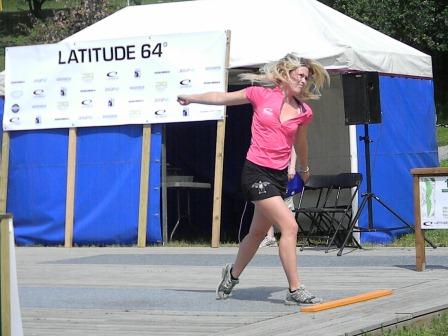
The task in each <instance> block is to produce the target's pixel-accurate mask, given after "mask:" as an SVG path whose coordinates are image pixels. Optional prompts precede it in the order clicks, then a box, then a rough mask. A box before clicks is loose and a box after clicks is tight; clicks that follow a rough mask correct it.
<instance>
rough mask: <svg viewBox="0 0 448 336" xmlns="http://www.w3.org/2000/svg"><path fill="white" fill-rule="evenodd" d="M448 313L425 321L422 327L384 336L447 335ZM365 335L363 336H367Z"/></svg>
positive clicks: (401, 329)
mask: <svg viewBox="0 0 448 336" xmlns="http://www.w3.org/2000/svg"><path fill="white" fill-rule="evenodd" d="M447 330H448V313H443V314H442V315H440V317H436V318H434V319H432V320H429V321H426V322H425V324H424V325H422V326H408V327H403V328H400V329H399V330H389V331H386V332H384V333H383V335H384V336H446V335H447V334H448V332H447ZM368 335H369V334H366V335H365V336H368Z"/></svg>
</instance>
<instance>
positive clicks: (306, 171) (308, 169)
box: [299, 166, 310, 173]
mask: <svg viewBox="0 0 448 336" xmlns="http://www.w3.org/2000/svg"><path fill="white" fill-rule="evenodd" d="M299 172H300V173H309V172H310V167H309V166H306V169H305V170H299Z"/></svg>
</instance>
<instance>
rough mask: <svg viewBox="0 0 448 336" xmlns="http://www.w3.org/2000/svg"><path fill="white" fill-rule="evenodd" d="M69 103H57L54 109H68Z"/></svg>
mask: <svg viewBox="0 0 448 336" xmlns="http://www.w3.org/2000/svg"><path fill="white" fill-rule="evenodd" d="M68 106H69V103H68V102H67V101H59V102H57V103H56V107H57V108H58V110H66V109H68Z"/></svg>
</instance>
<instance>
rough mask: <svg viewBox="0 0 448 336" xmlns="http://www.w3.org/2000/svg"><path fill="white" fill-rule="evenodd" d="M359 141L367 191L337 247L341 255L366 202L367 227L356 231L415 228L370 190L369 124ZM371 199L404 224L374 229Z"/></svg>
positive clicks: (386, 230) (432, 245)
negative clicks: (340, 243)
mask: <svg viewBox="0 0 448 336" xmlns="http://www.w3.org/2000/svg"><path fill="white" fill-rule="evenodd" d="M359 140H360V141H364V149H365V158H366V177H367V180H366V185H367V192H365V193H363V194H362V195H361V197H362V202H361V205H360V206H359V208H358V210H357V211H356V214H355V217H354V218H353V220H352V221H351V223H350V225H349V227H348V228H347V235H346V236H345V240H344V242H343V243H342V246H341V247H340V248H339V251H338V254H337V255H338V256H341V255H342V251H343V250H344V248H345V245H346V244H347V242H348V239H349V238H350V236H351V235H350V233H351V232H353V229H354V228H355V225H356V222H357V221H358V219H359V217H360V216H361V213H362V211H363V210H364V208H365V206H366V204H367V212H368V213H367V214H368V227H367V228H357V231H358V232H361V233H362V232H383V231H384V232H389V231H394V230H400V229H405V228H410V229H411V230H412V231H413V232H414V233H415V228H414V227H413V226H412V225H410V224H409V223H408V222H406V221H405V220H404V219H403V218H402V217H401V216H400V215H398V214H397V213H396V212H395V211H394V210H392V208H391V207H389V206H388V205H386V203H384V202H383V201H382V200H381V199H380V198H379V197H378V196H376V195H375V194H374V193H373V192H372V175H371V171H370V143H371V140H370V138H369V125H368V124H364V136H363V137H362V136H360V137H359ZM372 199H374V200H375V201H377V202H378V203H379V204H380V205H381V206H383V207H384V208H385V209H386V210H388V211H389V212H390V213H391V214H393V215H394V216H395V217H396V218H398V219H399V220H400V221H401V222H402V223H403V224H405V226H401V227H396V228H381V229H375V228H374V226H373V207H372ZM425 241H426V242H427V243H428V244H429V245H431V247H432V248H437V246H436V245H434V243H432V242H431V241H430V240H429V239H427V238H426V237H425Z"/></svg>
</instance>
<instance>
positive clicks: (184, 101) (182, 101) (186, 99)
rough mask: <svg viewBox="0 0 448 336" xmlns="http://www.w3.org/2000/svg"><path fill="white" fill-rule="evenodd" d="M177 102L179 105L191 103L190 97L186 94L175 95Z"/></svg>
mask: <svg viewBox="0 0 448 336" xmlns="http://www.w3.org/2000/svg"><path fill="white" fill-rule="evenodd" d="M177 102H178V103H179V104H180V105H188V104H190V103H191V101H190V99H189V97H188V96H177Z"/></svg>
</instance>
